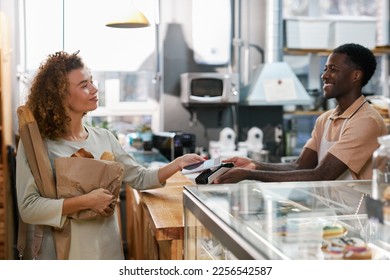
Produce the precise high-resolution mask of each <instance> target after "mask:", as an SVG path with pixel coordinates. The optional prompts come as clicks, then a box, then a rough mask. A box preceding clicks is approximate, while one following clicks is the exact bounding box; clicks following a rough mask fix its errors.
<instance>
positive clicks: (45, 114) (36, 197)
mask: <svg viewBox="0 0 390 280" xmlns="http://www.w3.org/2000/svg"><path fill="white" fill-rule="evenodd" d="M98 100H99V98H98V89H97V87H96V86H95V85H94V83H93V79H92V76H91V73H90V71H89V69H88V68H87V67H86V66H85V65H84V63H83V61H82V59H81V57H80V56H79V55H78V53H74V54H68V53H66V52H57V53H55V54H52V55H49V56H48V58H47V59H46V61H44V62H43V63H42V64H41V66H40V67H39V70H38V72H37V74H36V76H35V78H34V79H33V81H32V85H31V88H30V92H29V95H28V99H27V102H26V106H27V108H28V109H30V111H31V112H32V113H33V116H34V118H35V120H36V121H37V124H38V127H39V130H40V133H41V135H42V137H43V138H44V142H45V145H46V147H47V151H48V154H49V159H50V162H51V163H52V165H53V162H54V159H56V158H58V157H69V156H70V155H72V154H74V153H75V152H77V151H78V150H79V149H81V148H84V149H86V150H88V151H89V152H90V153H92V155H93V156H94V158H99V157H100V155H102V154H103V152H106V151H109V152H111V153H112V154H113V155H114V157H115V160H116V161H117V162H120V163H122V164H123V166H124V176H123V181H124V182H126V183H129V184H130V185H131V186H132V187H134V188H136V189H150V188H157V187H163V186H164V182H165V181H166V180H167V179H168V178H169V177H170V176H172V175H173V174H174V173H175V172H177V171H179V170H181V169H182V168H183V167H184V166H186V165H188V164H191V163H195V162H198V161H203V160H204V159H203V158H202V157H200V156H198V155H196V154H186V155H183V156H181V157H178V158H176V159H175V160H173V161H172V162H170V163H168V164H166V165H164V166H162V167H160V168H158V169H147V168H145V167H143V166H142V165H140V164H138V163H137V162H136V161H135V160H134V158H133V157H132V156H131V155H129V154H128V153H127V152H126V151H125V150H124V149H123V148H122V146H121V145H120V143H119V142H118V140H117V139H116V138H115V136H114V135H113V134H112V133H110V132H109V131H108V130H106V129H102V128H96V127H90V126H87V125H85V124H84V123H83V117H84V116H85V115H86V113H87V112H90V111H93V110H95V109H96V108H97V107H98ZM53 170H54V166H53ZM16 172H17V182H16V185H17V197H18V207H19V212H20V215H21V218H22V219H23V221H24V222H26V223H28V224H38V225H47V226H51V227H56V228H61V227H62V226H63V225H64V222H65V220H66V218H67V216H68V215H71V214H73V213H77V212H79V211H81V210H92V211H94V212H96V213H99V214H100V215H101V216H99V217H98V218H91V219H86V220H78V219H71V220H70V222H71V243H70V252H69V259H87V260H92V259H123V258H124V256H123V251H122V244H121V235H120V232H119V225H118V218H117V216H116V213H114V214H113V215H111V214H112V207H110V205H112V204H113V203H115V202H116V199H115V197H114V195H113V194H112V193H110V192H109V191H108V190H106V189H103V188H99V189H95V190H93V191H91V192H89V193H87V194H84V195H80V196H77V197H72V198H66V199H50V198H46V197H42V196H41V195H40V193H39V190H38V188H37V185H36V183H35V181H34V177H33V175H32V173H31V170H30V167H29V165H28V161H27V157H26V153H25V149H24V146H23V143H22V142H20V143H19V146H18V153H17V171H16ZM91 175H93V174H91ZM30 234H31V233H30ZM30 241H31V238H30ZM25 257H26V258H29V256H28V255H26V256H25ZM30 257H31V256H30ZM36 258H37V259H56V258H57V256H56V250H55V244H54V239H53V234H52V232H51V231H45V232H44V238H43V241H42V245H41V250H40V252H39V255H38V256H36Z"/></svg>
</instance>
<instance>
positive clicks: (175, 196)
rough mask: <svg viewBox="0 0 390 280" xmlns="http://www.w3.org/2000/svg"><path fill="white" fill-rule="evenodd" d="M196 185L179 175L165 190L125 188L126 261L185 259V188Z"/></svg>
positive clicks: (176, 175) (172, 178)
mask: <svg viewBox="0 0 390 280" xmlns="http://www.w3.org/2000/svg"><path fill="white" fill-rule="evenodd" d="M184 185H193V182H192V181H191V180H189V179H188V178H187V177H185V176H184V175H182V174H181V172H177V173H176V174H175V175H173V176H172V177H171V178H169V179H168V180H167V184H166V186H165V187H164V188H159V189H153V190H147V191H137V190H134V189H132V188H130V187H129V188H126V219H127V220H126V241H127V246H128V250H127V256H126V258H127V259H136V260H137V259H138V260H157V259H160V260H180V259H183V240H184V219H183V186H184Z"/></svg>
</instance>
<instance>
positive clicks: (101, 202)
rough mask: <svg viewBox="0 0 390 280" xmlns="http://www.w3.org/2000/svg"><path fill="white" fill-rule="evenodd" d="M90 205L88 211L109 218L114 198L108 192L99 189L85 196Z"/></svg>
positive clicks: (112, 209) (112, 210)
mask: <svg viewBox="0 0 390 280" xmlns="http://www.w3.org/2000/svg"><path fill="white" fill-rule="evenodd" d="M86 196H87V197H88V201H89V203H90V206H89V209H91V210H92V211H94V212H96V213H98V214H100V215H101V216H110V215H111V214H112V213H113V212H114V209H115V207H113V205H114V206H115V203H116V199H115V196H114V195H113V194H112V193H111V192H110V191H108V190H106V189H103V188H99V189H96V190H93V191H91V192H90V193H88V194H86Z"/></svg>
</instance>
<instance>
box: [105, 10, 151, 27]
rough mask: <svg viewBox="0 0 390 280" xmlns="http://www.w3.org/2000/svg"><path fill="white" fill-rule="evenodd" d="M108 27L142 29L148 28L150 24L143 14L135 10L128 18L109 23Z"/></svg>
mask: <svg viewBox="0 0 390 280" xmlns="http://www.w3.org/2000/svg"><path fill="white" fill-rule="evenodd" d="M106 26H108V27H115V28H140V27H148V26H150V23H149V21H148V19H147V18H146V17H145V15H144V14H143V13H141V12H140V11H138V10H137V9H135V10H134V11H133V12H132V13H131V15H130V16H129V17H128V18H125V19H123V20H119V21H112V22H109V23H107V24H106Z"/></svg>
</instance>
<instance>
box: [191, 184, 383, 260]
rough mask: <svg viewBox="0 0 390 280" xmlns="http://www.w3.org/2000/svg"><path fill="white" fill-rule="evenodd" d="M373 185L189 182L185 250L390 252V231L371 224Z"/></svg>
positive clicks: (250, 254) (376, 255)
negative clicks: (377, 229) (375, 228)
mask: <svg viewBox="0 0 390 280" xmlns="http://www.w3.org/2000/svg"><path fill="white" fill-rule="evenodd" d="M370 191H371V182H370V181H318V182H285V183H262V182H254V181H244V182H240V183H238V184H225V185H199V186H185V187H184V198H183V202H184V222H185V236H184V258H185V259H191V260H193V259H216V260H221V259H222V260H225V259H226V260H228V259H301V260H306V259H307V260H335V259H345V260H349V259H390V243H389V242H388V239H389V238H383V236H382V237H381V239H378V236H374V235H373V234H372V229H371V228H370V223H369V219H368V217H367V213H366V199H367V197H369V195H370ZM389 235H390V231H389Z"/></svg>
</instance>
